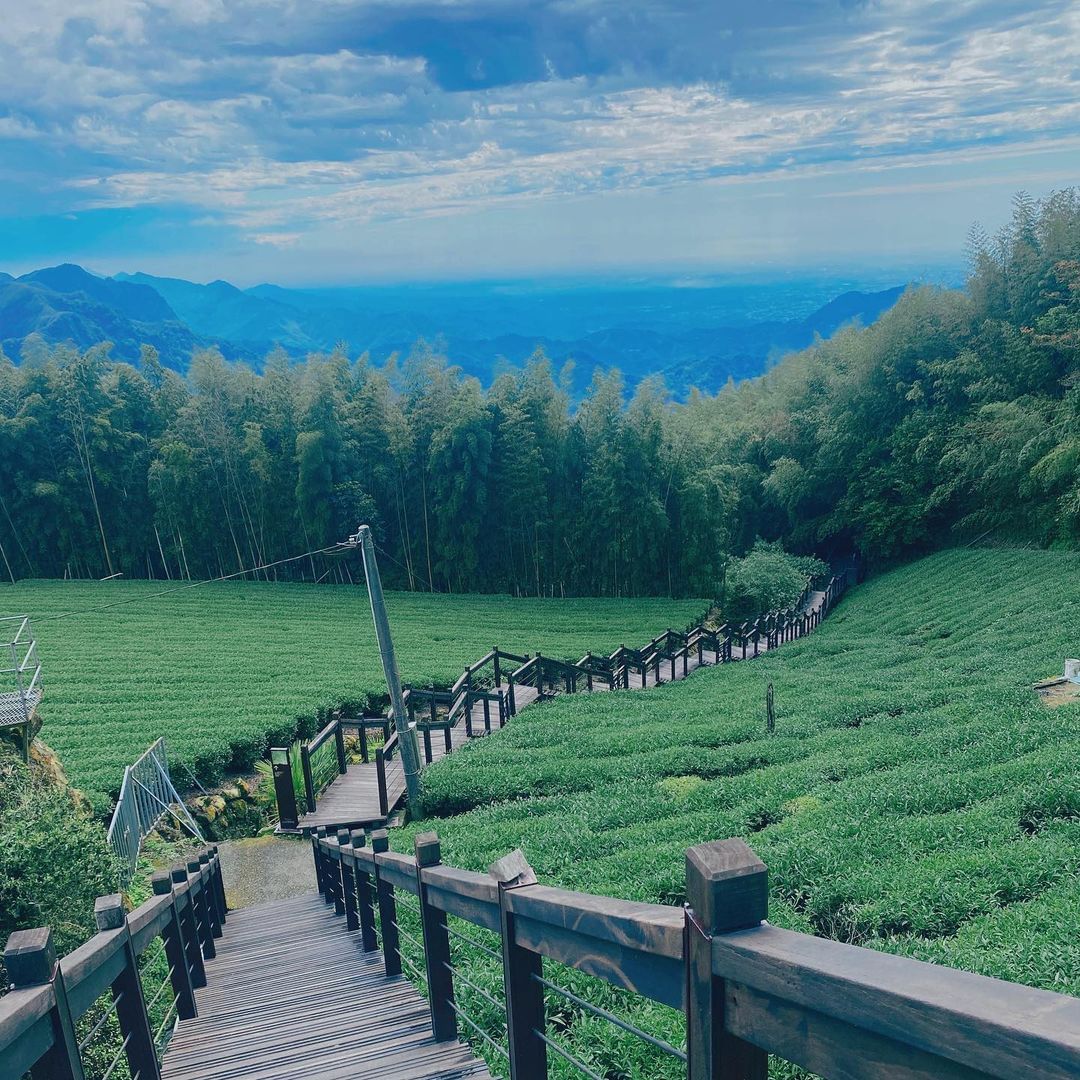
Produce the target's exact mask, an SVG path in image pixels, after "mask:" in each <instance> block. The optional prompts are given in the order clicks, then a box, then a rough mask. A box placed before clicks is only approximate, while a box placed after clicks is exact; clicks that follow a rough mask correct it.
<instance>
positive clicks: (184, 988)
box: [150, 870, 198, 1020]
mask: <svg viewBox="0 0 1080 1080" xmlns="http://www.w3.org/2000/svg"><path fill="white" fill-rule="evenodd" d="M150 884H151V885H152V887H153V889H154V895H155V896H168V897H170V899H171V901H172V906H171V908H170V913H169V921H168V922H167V923H166V924H165V926H164V928H163V929H162V931H161V940H162V943H163V944H164V946H165V960H166V962H167V963H168V965H169V970H170V972H172V975H171V976H170V978H171V981H172V989H173V996H174V997H175V998H176V1015H177V1016H179V1017H180V1019H181V1020H190V1019H191V1018H192V1017H193V1016H196V1015H198V1009H197V1008H196V1007H195V992H194V988H193V987H192V985H191V972H190V970H189V969H188V961H187V954H186V953H185V951H184V935H183V931H182V930H181V929H180V913H179V912H178V911H177V908H176V894H175V893H174V892H173V886H172V877H171V876H170V874H169V872H168V870H159V871H158V872H157V873H156V874H154V875H153V876H152V877H151V878H150Z"/></svg>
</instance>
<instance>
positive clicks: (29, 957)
mask: <svg viewBox="0 0 1080 1080" xmlns="http://www.w3.org/2000/svg"><path fill="white" fill-rule="evenodd" d="M4 967H5V968H6V969H7V977H8V981H9V982H10V983H11V984H12V987H13V988H14V989H16V990H24V989H27V988H29V987H32V986H44V985H45V984H46V983H52V988H53V1007H52V1009H51V1010H50V1012H51V1013H52V1029H53V1044H52V1046H51V1047H50V1048H49V1049H48V1050H47V1051H46V1052H45V1053H44V1054H43V1055H42V1056H41V1057H40V1058H38V1061H37V1064H35V1065H34V1066H33V1068H32V1069H31V1070H30V1076H31V1077H32V1080H83V1078H84V1075H85V1074H84V1073H83V1067H82V1059H81V1058H80V1057H79V1043H78V1039H77V1038H76V1035H75V1023H74V1021H73V1020H72V1019H71V1009H70V1008H69V1006H68V999H67V990H66V989H65V987H64V976H63V974H62V973H61V971H60V965H59V964H58V963H57V960H56V950H55V949H54V948H53V943H52V931H51V930H50V929H49V928H48V927H47V926H42V927H38V928H37V929H35V930H16V931H15V933H13V934H12V935H11V936H10V937H9V938H8V939H7V945H6V946H5V948H4ZM5 1072H6V1070H5Z"/></svg>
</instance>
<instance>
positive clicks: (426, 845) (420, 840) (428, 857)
mask: <svg viewBox="0 0 1080 1080" xmlns="http://www.w3.org/2000/svg"><path fill="white" fill-rule="evenodd" d="M413 851H414V852H415V854H416V865H417V866H438V865H439V863H440V862H442V854H441V849H440V846H439V834H438V833H435V832H422V833H417V834H416V836H415V837H414V838H413Z"/></svg>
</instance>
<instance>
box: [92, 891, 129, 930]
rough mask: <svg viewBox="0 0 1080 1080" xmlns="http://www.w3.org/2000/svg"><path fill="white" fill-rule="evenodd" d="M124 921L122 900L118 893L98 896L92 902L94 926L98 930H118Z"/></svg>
mask: <svg viewBox="0 0 1080 1080" xmlns="http://www.w3.org/2000/svg"><path fill="white" fill-rule="evenodd" d="M124 921H125V915H124V898H123V897H122V896H121V895H120V894H119V893H109V895H108V896H99V897H98V898H97V899H96V900H95V901H94V925H95V926H96V927H97V928H98V929H99V930H119V929H120V927H121V926H123V925H124Z"/></svg>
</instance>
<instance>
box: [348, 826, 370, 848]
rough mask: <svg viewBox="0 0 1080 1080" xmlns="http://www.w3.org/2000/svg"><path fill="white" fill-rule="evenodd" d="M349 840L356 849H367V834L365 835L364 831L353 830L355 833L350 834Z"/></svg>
mask: <svg viewBox="0 0 1080 1080" xmlns="http://www.w3.org/2000/svg"><path fill="white" fill-rule="evenodd" d="M349 839H350V840H351V841H352V846H353V847H354V848H357V847H365V846H366V845H367V833H365V832H364V830H363V829H353V831H352V832H351V833H349Z"/></svg>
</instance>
